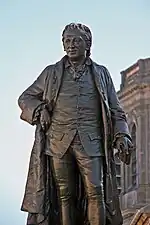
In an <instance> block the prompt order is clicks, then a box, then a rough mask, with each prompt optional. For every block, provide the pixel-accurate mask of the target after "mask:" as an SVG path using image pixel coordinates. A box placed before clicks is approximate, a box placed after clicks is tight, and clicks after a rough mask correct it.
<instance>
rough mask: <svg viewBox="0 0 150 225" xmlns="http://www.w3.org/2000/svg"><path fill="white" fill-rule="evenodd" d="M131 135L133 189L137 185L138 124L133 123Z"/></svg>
mask: <svg viewBox="0 0 150 225" xmlns="http://www.w3.org/2000/svg"><path fill="white" fill-rule="evenodd" d="M131 136H132V141H133V146H134V149H133V152H132V161H131V173H132V189H134V188H135V187H136V185H137V181H136V179H137V171H136V161H137V160H136V125H135V124H133V126H132V129H131Z"/></svg>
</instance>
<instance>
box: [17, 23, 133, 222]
mask: <svg viewBox="0 0 150 225" xmlns="http://www.w3.org/2000/svg"><path fill="white" fill-rule="evenodd" d="M62 42H63V46H64V51H65V52H66V55H65V56H64V57H63V58H62V59H61V60H60V61H59V62H57V63H56V64H54V65H49V66H47V67H46V68H45V69H44V70H43V72H42V73H41V74H40V76H39V77H38V78H37V80H36V81H35V82H34V83H33V84H32V85H31V86H30V87H29V88H27V89H26V90H25V91H24V92H23V94H22V95H21V96H20V97H19V100H18V103H19V106H20V108H21V110H22V113H21V119H22V120H24V121H26V122H28V123H29V124H31V125H35V126H36V131H35V141H34V146H33V149H32V152H31V159H30V165H29V172H28V178H27V184H26V189H25V195H24V199H23V204H22V210H23V211H26V212H28V219H27V224H28V225H60V224H61V225H76V224H81V225H85V224H86V225H106V224H107V225H121V224H122V223H123V219H122V215H121V210H120V206H119V198H118V192H117V185H116V177H115V162H114V157H113V148H116V149H118V155H119V157H120V159H121V160H122V161H123V162H124V163H126V164H129V162H130V155H131V149H132V140H131V136H130V133H129V131H128V125H127V121H126V115H125V113H124V111H123V109H122V108H121V106H120V103H119V100H118V98H117V95H116V91H115V88H114V85H113V82H112V79H111V76H110V74H109V72H108V70H107V69H106V68H105V67H104V66H101V65H98V64H96V63H95V62H93V61H92V59H91V58H90V49H91V44H92V34H91V31H90V29H89V28H88V27H86V26H85V25H82V24H74V23H71V24H69V25H67V26H66V27H65V29H64V31H63V34H62Z"/></svg>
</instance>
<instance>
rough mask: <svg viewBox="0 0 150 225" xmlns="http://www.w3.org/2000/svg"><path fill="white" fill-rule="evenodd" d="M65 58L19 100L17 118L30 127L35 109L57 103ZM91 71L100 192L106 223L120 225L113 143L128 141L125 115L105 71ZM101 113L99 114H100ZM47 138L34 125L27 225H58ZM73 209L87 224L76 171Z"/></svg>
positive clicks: (99, 68)
mask: <svg viewBox="0 0 150 225" xmlns="http://www.w3.org/2000/svg"><path fill="white" fill-rule="evenodd" d="M65 60H66V56H65V57H64V58H62V59H61V60H60V61H59V62H57V63H56V64H54V65H50V66H48V67H46V68H45V69H44V71H43V72H42V73H41V75H40V76H39V77H38V78H37V80H36V81H35V82H34V83H33V84H32V85H31V86H30V87H29V88H27V89H26V90H25V91H24V92H23V93H22V95H21V96H20V97H19V100H18V103H19V106H20V108H21V110H22V113H21V119H22V120H24V121H26V122H28V123H29V124H31V125H34V123H35V121H34V119H35V110H36V109H37V107H39V106H40V105H41V104H46V105H47V107H48V108H49V111H52V110H53V108H54V106H55V103H56V101H57V96H58V94H59V90H60V86H61V82H62V79H63V71H64V63H65ZM91 72H92V75H93V78H94V81H95V84H96V87H97V90H98V93H99V96H100V100H101V106H100V108H101V112H102V118H101V119H102V121H103V143H104V148H105V167H104V174H105V176H104V193H105V204H106V212H107V224H110V225H121V224H122V223H123V221H122V220H123V219H122V215H121V211H120V206H119V197H118V191H117V185H116V173H115V162H114V157H113V143H115V140H116V138H117V136H118V135H120V134H123V135H126V136H128V137H129V138H130V134H129V131H128V125H127V121H126V116H125V113H124V111H123V109H122V108H121V106H120V103H119V100H118V98H117V94H116V91H115V88H114V85H113V82H112V79H111V76H110V74H109V72H108V70H107V69H106V68H105V67H104V66H101V65H98V64H96V63H95V62H93V61H92V64H91ZM100 114H101V113H100ZM47 143H48V142H47V136H46V134H45V133H44V132H43V131H42V128H41V125H40V124H37V125H36V131H35V141H34V146H33V149H32V152H31V158H30V164H29V171H28V177H27V183H26V188H25V194H24V199H23V203H22V207H21V210H22V211H26V212H28V219H27V225H59V224H60V221H59V220H58V218H59V211H58V205H57V192H56V188H55V182H54V179H53V173H52V171H51V162H50V157H49V156H46V155H45V154H44V153H45V149H46V148H48V144H47ZM75 179H76V209H77V218H78V222H79V223H80V224H82V225H84V224H86V225H88V224H89V223H88V220H87V199H86V195H85V192H84V187H83V183H82V179H81V177H80V174H79V172H78V171H77V172H76V178H75Z"/></svg>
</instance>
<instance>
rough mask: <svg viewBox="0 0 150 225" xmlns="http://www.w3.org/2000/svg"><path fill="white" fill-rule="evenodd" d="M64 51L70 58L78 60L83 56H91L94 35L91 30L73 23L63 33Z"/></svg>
mask: <svg viewBox="0 0 150 225" xmlns="http://www.w3.org/2000/svg"><path fill="white" fill-rule="evenodd" d="M62 41H63V46H64V50H65V52H66V53H67V55H68V57H69V58H70V59H73V60H77V59H78V58H81V57H83V56H85V57H89V56H90V49H91V45H92V34H91V31H90V29H89V28H88V27H87V26H85V25H83V24H80V23H71V24H69V25H67V26H66V27H65V29H64V30H63V33H62Z"/></svg>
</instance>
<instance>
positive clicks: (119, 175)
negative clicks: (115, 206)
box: [114, 153, 121, 195]
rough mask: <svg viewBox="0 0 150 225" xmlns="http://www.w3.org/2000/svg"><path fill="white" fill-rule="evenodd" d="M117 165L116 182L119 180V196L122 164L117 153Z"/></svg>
mask: <svg viewBox="0 0 150 225" xmlns="http://www.w3.org/2000/svg"><path fill="white" fill-rule="evenodd" d="M114 156H115V164H116V180H117V188H118V192H119V195H120V193H121V163H120V159H119V158H118V156H117V154H116V153H115V155H114Z"/></svg>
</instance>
